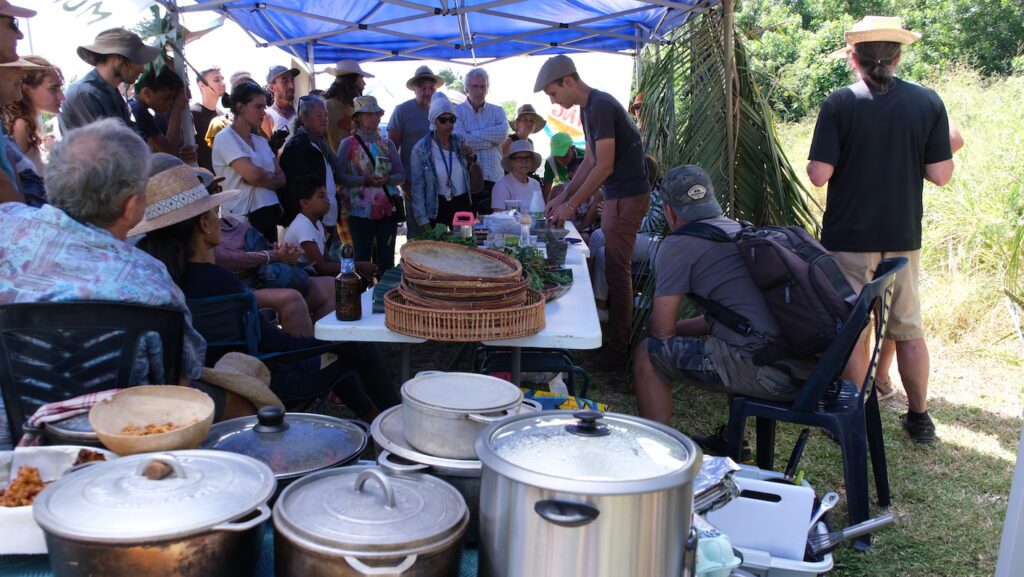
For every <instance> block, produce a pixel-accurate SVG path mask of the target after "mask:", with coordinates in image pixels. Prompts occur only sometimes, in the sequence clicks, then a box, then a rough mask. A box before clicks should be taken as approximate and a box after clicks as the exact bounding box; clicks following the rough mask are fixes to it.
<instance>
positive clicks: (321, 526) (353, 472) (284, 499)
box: [274, 466, 469, 577]
mask: <svg viewBox="0 0 1024 577" xmlns="http://www.w3.org/2000/svg"><path fill="white" fill-rule="evenodd" d="M468 522H469V514H468V512H467V511H466V503H465V501H463V499H462V496H461V495H459V493H458V492H457V491H456V490H455V489H453V488H452V487H451V486H450V485H448V484H447V483H445V482H444V481H441V480H440V479H436V478H434V477H431V476H429V475H402V476H391V475H388V474H386V473H385V472H384V471H383V470H382V469H380V468H378V467H364V466H355V467H344V468H341V469H331V470H329V471H321V472H319V473H314V474H312V475H309V476H308V477H304V478H302V479H299V480H298V481H296V482H294V483H292V484H291V485H289V486H288V488H287V489H285V490H284V491H283V492H282V493H281V497H280V499H278V501H277V504H276V505H275V506H274V528H275V529H276V530H277V536H276V539H275V542H274V560H275V569H276V574H277V577H328V576H329V577H358V576H366V575H373V576H375V577H458V575H459V566H460V562H461V559H462V537H463V535H464V533H465V531H466V525H467V523H468Z"/></svg>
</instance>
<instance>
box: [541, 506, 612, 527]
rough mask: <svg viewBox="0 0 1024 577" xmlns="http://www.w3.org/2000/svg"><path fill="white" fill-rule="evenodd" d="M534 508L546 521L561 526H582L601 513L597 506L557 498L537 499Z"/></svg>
mask: <svg viewBox="0 0 1024 577" xmlns="http://www.w3.org/2000/svg"><path fill="white" fill-rule="evenodd" d="M533 510H534V511H536V512H537V514H538V515H540V516H541V517H543V518H544V520H545V521H547V522H549V523H553V524H555V525H558V526H561V527H582V526H584V525H586V524H587V523H590V522H591V521H593V520H594V519H597V516H598V515H600V514H601V512H600V511H598V510H597V508H596V507H591V506H590V505H586V504H584V503H574V502H572V501H559V500H557V499H544V500H543V501H537V502H536V503H535V504H534V505H533Z"/></svg>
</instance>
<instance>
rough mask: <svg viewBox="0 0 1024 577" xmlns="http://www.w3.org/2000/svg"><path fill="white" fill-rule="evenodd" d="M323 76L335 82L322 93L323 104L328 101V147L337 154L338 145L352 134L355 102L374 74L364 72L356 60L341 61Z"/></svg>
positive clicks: (328, 68)
mask: <svg viewBox="0 0 1024 577" xmlns="http://www.w3.org/2000/svg"><path fill="white" fill-rule="evenodd" d="M324 73H325V74H330V75H332V76H334V82H332V83H331V85H330V86H329V87H327V91H326V92H324V100H326V101H327V144H328V145H329V146H330V147H331V152H337V151H338V148H340V147H341V142H342V141H343V140H345V139H346V138H348V137H349V136H350V135H351V134H352V132H353V130H354V127H353V126H352V114H353V111H354V110H355V99H356V98H357V97H359V96H362V95H363V89H365V88H366V79H367V78H373V74H370V73H369V72H367V71H365V70H363V69H362V67H361V66H359V62H357V61H355V60H341V61H339V62H338V63H337V64H335V65H334V66H328V67H327V69H326V70H324Z"/></svg>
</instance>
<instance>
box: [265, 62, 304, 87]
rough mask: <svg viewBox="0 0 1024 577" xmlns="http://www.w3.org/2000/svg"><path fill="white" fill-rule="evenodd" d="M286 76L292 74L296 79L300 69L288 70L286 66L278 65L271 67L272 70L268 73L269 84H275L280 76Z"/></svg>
mask: <svg viewBox="0 0 1024 577" xmlns="http://www.w3.org/2000/svg"><path fill="white" fill-rule="evenodd" d="M285 74H291V75H292V78H295V77H296V76H298V75H299V69H298V68H287V67H285V66H281V65H280V64H278V65H277V66H271V67H270V70H269V71H267V84H268V85H270V84H273V82H274V81H275V80H277V77H278V76H283V75H285Z"/></svg>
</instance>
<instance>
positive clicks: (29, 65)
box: [0, 57, 53, 70]
mask: <svg viewBox="0 0 1024 577" xmlns="http://www.w3.org/2000/svg"><path fill="white" fill-rule="evenodd" d="M0 66H2V67H4V68H17V69H18V70H41V69H44V68H46V69H50V70H53V66H43V65H42V64H36V63H35V62H31V61H29V60H25V59H24V58H21V57H19V58H18V59H17V60H15V61H14V62H5V63H2V64H0Z"/></svg>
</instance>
